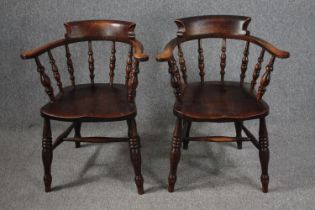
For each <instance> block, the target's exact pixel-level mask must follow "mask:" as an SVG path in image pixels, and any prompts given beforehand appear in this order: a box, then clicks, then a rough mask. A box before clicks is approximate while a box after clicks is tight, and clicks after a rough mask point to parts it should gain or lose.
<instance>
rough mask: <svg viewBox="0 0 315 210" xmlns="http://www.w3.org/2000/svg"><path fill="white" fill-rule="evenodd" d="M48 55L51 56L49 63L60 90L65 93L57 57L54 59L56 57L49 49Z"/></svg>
mask: <svg viewBox="0 0 315 210" xmlns="http://www.w3.org/2000/svg"><path fill="white" fill-rule="evenodd" d="M48 57H49V63H50V65H51V70H52V72H53V75H54V78H55V80H56V82H57V86H58V88H59V91H60V92H61V93H63V88H62V82H61V80H60V74H59V70H58V67H57V64H56V61H55V59H54V57H53V55H52V53H51V51H50V50H48Z"/></svg>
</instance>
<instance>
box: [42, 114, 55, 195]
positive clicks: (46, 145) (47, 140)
mask: <svg viewBox="0 0 315 210" xmlns="http://www.w3.org/2000/svg"><path fill="white" fill-rule="evenodd" d="M52 159H53V152H52V139H51V127H50V120H49V119H48V118H44V127H43V141H42V160H43V164H44V183H45V192H49V191H50V190H51V180H52V178H51V162H52Z"/></svg>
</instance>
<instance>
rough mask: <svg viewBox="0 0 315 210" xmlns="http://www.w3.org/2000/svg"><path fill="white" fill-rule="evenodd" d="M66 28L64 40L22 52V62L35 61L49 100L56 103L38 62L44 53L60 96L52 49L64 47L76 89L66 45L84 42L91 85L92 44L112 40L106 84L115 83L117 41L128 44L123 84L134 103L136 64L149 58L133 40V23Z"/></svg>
mask: <svg viewBox="0 0 315 210" xmlns="http://www.w3.org/2000/svg"><path fill="white" fill-rule="evenodd" d="M64 25H65V28H66V33H65V38H63V39H60V40H57V41H54V42H50V43H48V44H46V45H44V46H41V47H39V48H36V49H34V50H31V51H25V52H22V53H21V57H22V58H23V59H30V58H34V59H35V61H36V65H37V69H38V72H39V74H40V78H41V82H42V85H43V86H44V88H45V90H46V92H47V94H48V96H49V98H50V101H51V102H53V101H55V100H56V98H55V94H54V90H53V88H52V86H51V81H50V78H49V76H48V75H47V74H46V73H45V68H44V66H43V65H42V63H41V62H40V59H39V57H40V56H41V55H42V54H43V53H46V52H47V54H48V58H49V62H50V64H51V69H52V72H53V76H54V78H55V80H56V83H57V86H58V90H59V92H60V95H61V96H62V93H63V83H62V81H61V77H60V73H59V69H58V67H57V64H56V61H55V59H54V56H53V52H52V50H53V49H54V48H57V47H60V46H64V47H65V57H66V63H67V70H68V72H69V78H70V81H71V85H72V86H73V87H75V85H76V82H75V76H74V72H75V68H74V64H73V61H72V57H71V52H70V47H69V45H70V44H72V43H76V42H87V62H88V69H89V72H90V81H91V84H92V85H94V78H95V73H94V71H95V66H94V56H93V55H94V52H93V42H92V41H111V42H112V46H111V49H110V52H111V56H110V58H109V59H108V60H109V66H108V69H109V84H110V86H113V84H114V75H115V73H114V70H115V66H116V42H121V43H124V44H128V45H129V46H130V47H129V50H128V53H127V52H126V54H127V56H126V61H125V62H126V82H125V85H126V86H127V88H128V99H129V101H130V102H133V101H134V97H135V91H136V88H137V84H138V79H137V75H138V73H139V62H140V61H146V60H147V59H148V56H147V55H146V54H144V53H143V47H142V44H141V43H140V42H139V41H138V40H136V39H135V33H134V29H135V26H136V24H135V23H132V22H127V21H120V20H84V21H74V22H67V23H65V24H64Z"/></svg>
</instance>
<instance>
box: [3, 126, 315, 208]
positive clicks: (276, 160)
mask: <svg viewBox="0 0 315 210" xmlns="http://www.w3.org/2000/svg"><path fill="white" fill-rule="evenodd" d="M140 124H141V123H140ZM193 126H194V125H193ZM249 127H250V129H251V130H253V131H255V132H257V131H256V130H257V129H256V130H255V129H254V128H255V127H257V124H255V123H250V126H249ZM314 127H315V126H314V125H313V128H314ZM103 128H105V131H106V133H107V134H108V135H117V136H119V135H123V134H124V133H126V132H125V130H126V128H125V125H124V124H117V125H115V126H108V125H107V124H105V126H104V124H103ZM114 128H115V129H114ZM101 130H102V125H97V126H96V127H92V125H87V126H85V127H83V135H86V136H87V135H92V134H93V135H101V134H104V133H101ZM139 130H140V134H141V137H142V157H143V165H142V169H143V175H144V179H145V194H144V195H142V196H139V195H137V193H136V187H135V184H134V182H133V176H134V174H133V170H132V168H131V164H130V160H129V151H128V146H127V144H124V143H112V144H106V145H105V144H102V145H100V144H99V145H91V144H85V145H83V146H82V147H81V148H79V149H75V148H74V143H69V142H65V143H63V144H62V145H60V146H59V147H58V148H57V149H56V150H55V152H54V160H53V166H52V175H53V184H52V186H53V191H52V192H51V193H48V194H47V193H44V192H43V190H44V188H43V183H42V175H43V169H42V162H41V143H40V142H41V140H40V138H41V128H40V127H30V128H29V129H12V130H1V133H0V135H1V136H0V138H1V147H0V150H1V159H0V163H1V170H0V171H1V172H0V173H1V179H0V183H1V185H0V186H1V190H0V206H1V207H0V208H1V209H146V210H154V209H286V210H288V209H315V199H314V198H315V178H314V176H315V162H314V160H315V153H314V148H315V147H314V146H315V142H314V137H315V133H314V131H313V130H312V129H310V127H304V126H297V127H294V128H290V131H288V130H284V131H281V130H280V131H279V130H277V129H276V127H273V126H270V127H269V135H270V150H271V160H270V192H269V193H268V194H263V193H262V192H261V191H260V181H259V176H260V166H259V160H258V153H257V150H256V148H254V146H253V145H251V143H246V144H245V143H244V147H243V150H237V149H236V146H235V144H233V143H221V144H217V143H212V144H210V143H191V144H190V148H189V150H187V151H183V152H182V159H181V162H180V164H179V169H178V181H177V184H176V191H175V192H174V193H172V194H170V193H168V192H167V190H166V186H167V175H168V169H169V160H168V153H169V142H170V141H169V140H170V136H171V133H172V126H169V127H166V128H163V126H162V127H160V128H159V129H156V130H153V131H150V132H146V131H144V130H142V129H141V128H140V127H139ZM226 130H229V131H230V132H228V134H229V135H234V131H233V125H229V124H228V125H209V124H198V126H194V127H193V131H192V134H193V135H194V134H205V133H208V134H209V132H210V133H213V134H214V133H216V134H223V132H225V134H227V131H226ZM54 131H55V132H54V133H55V134H57V135H58V133H59V132H61V130H60V129H57V130H56V129H55V130H54ZM214 131H215V132H214ZM55 136H56V135H55Z"/></svg>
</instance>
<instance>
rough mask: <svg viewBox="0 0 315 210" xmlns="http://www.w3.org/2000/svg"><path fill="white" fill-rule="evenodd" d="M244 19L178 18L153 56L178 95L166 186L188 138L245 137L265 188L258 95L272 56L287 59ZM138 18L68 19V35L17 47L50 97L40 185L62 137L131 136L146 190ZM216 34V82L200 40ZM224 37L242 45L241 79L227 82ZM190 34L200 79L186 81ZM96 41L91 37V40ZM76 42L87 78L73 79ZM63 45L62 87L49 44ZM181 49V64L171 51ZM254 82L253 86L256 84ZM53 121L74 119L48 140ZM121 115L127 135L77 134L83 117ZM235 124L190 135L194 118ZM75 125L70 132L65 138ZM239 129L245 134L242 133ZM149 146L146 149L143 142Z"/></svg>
mask: <svg viewBox="0 0 315 210" xmlns="http://www.w3.org/2000/svg"><path fill="white" fill-rule="evenodd" d="M250 20H251V19H250V18H249V17H243V16H225V15H219V16H198V17H189V18H182V19H177V20H176V21H175V23H176V24H177V26H178V32H177V37H176V38H174V39H173V40H171V41H170V42H169V43H168V44H167V45H166V47H165V48H164V51H163V52H162V53H160V54H158V55H157V56H156V59H157V61H160V62H167V63H168V66H169V69H168V72H169V73H170V76H171V86H172V87H173V89H174V93H175V96H176V101H175V105H174V115H175V116H176V125H175V129H174V134H173V139H172V144H171V153H170V174H169V178H168V181H169V186H168V190H169V192H173V191H174V185H175V182H176V177H177V176H176V170H177V165H178V163H179V160H180V155H181V145H182V144H183V149H188V144H189V142H190V141H205V142H236V143H237V147H238V149H241V148H242V142H243V141H250V142H252V143H253V145H254V146H255V147H257V149H258V150H259V158H260V163H261V170H262V173H261V183H262V191H263V192H267V191H268V182H269V176H268V162H269V149H268V134H267V128H266V121H265V117H266V116H267V115H268V112H269V107H268V105H267V103H266V102H264V101H263V100H262V96H263V95H264V93H265V91H266V87H267V86H268V84H269V82H270V76H271V72H272V71H273V65H274V62H275V59H276V58H288V57H289V53H288V52H285V51H281V50H279V49H277V48H275V47H274V46H272V45H271V44H269V43H268V42H266V41H264V40H262V39H260V38H257V37H254V36H251V35H250V34H249V31H248V30H247V28H248V25H249V23H250ZM135 26H136V24H135V23H132V22H126V21H117V20H88V21H76V22H68V23H65V28H66V34H65V37H64V38H62V39H60V40H57V41H54V42H50V43H48V44H46V45H44V46H42V47H39V48H36V49H34V50H31V51H25V52H22V54H21V57H22V58H23V59H34V60H35V62H36V65H37V72H38V73H39V76H40V81H41V84H42V86H43V87H44V89H45V92H46V93H47V95H48V97H49V99H50V102H49V103H47V104H46V105H44V106H43V107H42V108H41V110H40V112H41V115H42V117H43V119H44V125H43V139H42V160H43V165H44V183H45V191H46V192H49V191H50V190H51V182H52V176H51V163H52V159H53V150H54V149H55V148H56V147H57V146H58V145H60V144H61V143H62V142H64V141H72V142H75V146H76V147H77V148H78V147H80V143H81V142H88V143H108V142H129V148H130V157H131V162H132V165H133V168H134V172H135V183H136V186H137V189H138V193H139V194H143V193H144V190H143V177H142V174H141V154H140V138H139V135H138V133H137V126H136V120H135V117H136V114H137V109H136V105H135V96H136V89H137V85H138V73H139V64H140V62H143V61H146V60H148V56H147V55H146V54H145V53H144V52H143V46H142V44H141V43H140V42H139V41H138V40H137V39H136V38H135V33H134V29H135ZM206 38H219V39H221V40H222V46H221V55H220V63H218V66H220V75H221V80H220V81H205V62H204V60H205V59H204V55H203V47H202V39H206ZM227 39H233V40H240V41H244V45H245V47H244V51H243V55H242V57H243V58H242V62H241V66H240V67H236V68H240V72H241V73H240V81H237V82H233V81H225V79H224V76H225V66H226V58H227V55H226V48H227V45H226V44H227ZM191 40H197V41H198V68H199V75H200V82H192V83H188V78H187V67H186V61H185V58H184V53H183V50H182V45H183V44H184V43H185V42H187V41H191ZM92 41H93V43H92ZM94 41H109V42H111V43H112V46H111V56H110V58H109V66H108V69H109V82H108V83H102V84H100V83H95V82H94V77H95V74H94V57H93V45H92V44H94V43H95V42H94ZM78 42H87V58H86V59H87V62H88V69H89V76H90V83H89V84H77V83H76V78H75V71H77V69H75V68H74V66H75V64H74V63H73V61H72V58H71V53H70V45H72V44H74V43H78ZM117 43H124V44H127V45H129V50H128V52H127V53H126V54H127V56H126V61H125V62H126V67H125V71H126V77H125V83H124V84H117V83H114V75H115V64H116V62H117V60H116V44H117ZM250 45H256V46H258V47H260V48H261V51H260V54H259V56H258V59H257V64H256V65H255V66H254V67H253V69H254V70H253V73H252V77H251V82H249V83H247V82H245V76H246V72H247V69H248V55H249V49H250ZM57 47H64V48H65V61H66V64H67V71H68V73H69V83H70V85H68V86H66V85H64V83H63V81H62V80H61V77H60V73H59V69H58V67H57V64H56V61H55V58H54V56H53V52H52V51H53V49H55V48H57ZM175 48H177V50H178V64H179V65H178V64H177V62H176V58H175V55H174V50H175ZM267 53H269V54H270V59H269V62H268V64H267V65H266V68H265V72H264V73H263V74H262V75H261V78H260V82H259V85H256V83H257V80H258V78H259V77H260V71H261V68H262V62H263V59H264V57H265V54H267ZM44 54H47V55H48V59H49V63H50V66H51V70H52V75H53V77H54V80H55V82H56V87H57V90H54V89H53V86H52V82H51V79H50V78H49V76H48V75H47V73H46V71H45V68H44V66H43V65H42V63H41V61H40V56H42V55H44ZM256 87H257V91H256V90H255V88H256ZM250 119H259V122H260V125H259V140H257V139H256V138H255V137H254V135H253V134H252V133H251V132H250V131H249V130H248V129H247V128H246V127H245V126H244V124H243V122H244V121H246V120H250ZM51 120H58V121H66V122H70V123H71V125H70V126H69V127H68V128H67V129H66V130H65V131H64V132H63V133H62V134H60V135H59V136H58V137H57V138H56V139H55V140H54V141H52V133H51V125H50V121H51ZM122 120H126V121H127V125H128V137H82V136H81V132H80V131H81V124H82V123H83V122H108V121H122ZM201 121H202V122H234V123H235V129H236V136H235V137H228V136H203V137H191V136H190V135H189V132H190V128H191V124H192V122H201ZM72 130H74V136H73V137H69V134H70V133H71V131H72ZM242 131H243V132H244V133H245V135H246V136H245V137H243V136H242ZM148 149H149V148H148Z"/></svg>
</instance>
